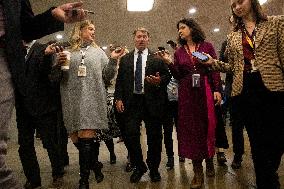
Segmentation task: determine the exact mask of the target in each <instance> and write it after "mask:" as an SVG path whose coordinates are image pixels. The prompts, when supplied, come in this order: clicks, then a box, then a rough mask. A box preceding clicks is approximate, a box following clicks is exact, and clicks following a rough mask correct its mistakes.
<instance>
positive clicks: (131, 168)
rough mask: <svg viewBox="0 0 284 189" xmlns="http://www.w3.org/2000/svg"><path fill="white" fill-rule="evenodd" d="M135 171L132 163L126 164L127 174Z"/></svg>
mask: <svg viewBox="0 0 284 189" xmlns="http://www.w3.org/2000/svg"><path fill="white" fill-rule="evenodd" d="M132 170H133V167H132V165H131V163H130V162H127V163H126V167H125V172H128V173H129V172H131V171H132Z"/></svg>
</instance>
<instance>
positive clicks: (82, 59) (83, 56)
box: [80, 46, 90, 65]
mask: <svg viewBox="0 0 284 189" xmlns="http://www.w3.org/2000/svg"><path fill="white" fill-rule="evenodd" d="M89 48H90V46H87V48H86V50H85V51H83V50H80V53H81V55H82V58H81V64H82V65H84V64H85V57H86V52H87V50H88V49H89Z"/></svg>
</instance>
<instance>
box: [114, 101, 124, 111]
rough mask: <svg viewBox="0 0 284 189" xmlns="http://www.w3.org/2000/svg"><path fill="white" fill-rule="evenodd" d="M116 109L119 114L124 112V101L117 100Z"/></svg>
mask: <svg viewBox="0 0 284 189" xmlns="http://www.w3.org/2000/svg"><path fill="white" fill-rule="evenodd" d="M115 107H116V110H117V111H118V112H119V113H122V112H124V105H123V102H122V100H116V101H115Z"/></svg>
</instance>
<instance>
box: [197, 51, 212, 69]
mask: <svg viewBox="0 0 284 189" xmlns="http://www.w3.org/2000/svg"><path fill="white" fill-rule="evenodd" d="M203 54H205V55H206V56H208V58H209V59H208V60H207V61H206V62H203V61H200V60H199V62H200V63H202V64H205V65H208V66H211V65H212V64H213V63H214V62H215V59H214V58H212V56H210V54H207V53H204V52H203ZM197 60H198V59H197Z"/></svg>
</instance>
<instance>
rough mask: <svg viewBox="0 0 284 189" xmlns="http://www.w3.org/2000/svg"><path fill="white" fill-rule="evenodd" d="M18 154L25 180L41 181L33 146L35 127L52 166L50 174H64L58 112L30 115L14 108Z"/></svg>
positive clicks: (59, 175) (55, 175) (54, 175)
mask: <svg viewBox="0 0 284 189" xmlns="http://www.w3.org/2000/svg"><path fill="white" fill-rule="evenodd" d="M16 111H17V113H16V115H17V127H18V143H19V145H20V147H19V156H20V159H21V163H22V166H23V170H24V173H25V176H26V177H27V180H28V181H29V182H31V183H36V184H39V183H41V178H40V169H39V164H38V161H37V156H36V151H35V147H34V134H35V129H36V128H38V130H39V132H40V136H41V140H42V144H43V147H44V148H45V149H46V150H47V152H48V156H49V159H50V163H51V167H52V176H53V177H61V176H63V174H64V166H63V159H62V153H61V146H60V142H59V140H60V138H59V135H58V131H59V129H58V128H57V125H58V112H52V113H49V114H45V115H43V116H31V115H29V114H28V113H27V112H25V110H23V109H21V108H19V107H18V108H17V109H16Z"/></svg>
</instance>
